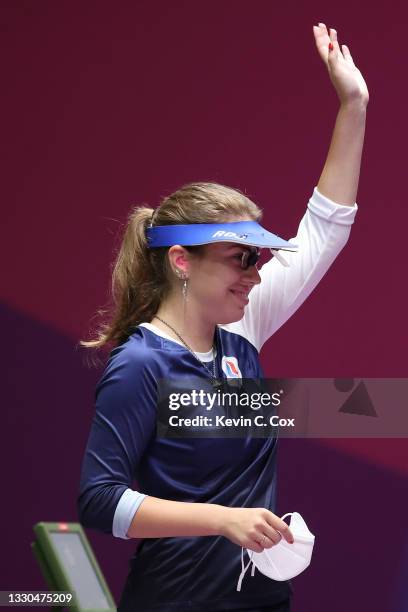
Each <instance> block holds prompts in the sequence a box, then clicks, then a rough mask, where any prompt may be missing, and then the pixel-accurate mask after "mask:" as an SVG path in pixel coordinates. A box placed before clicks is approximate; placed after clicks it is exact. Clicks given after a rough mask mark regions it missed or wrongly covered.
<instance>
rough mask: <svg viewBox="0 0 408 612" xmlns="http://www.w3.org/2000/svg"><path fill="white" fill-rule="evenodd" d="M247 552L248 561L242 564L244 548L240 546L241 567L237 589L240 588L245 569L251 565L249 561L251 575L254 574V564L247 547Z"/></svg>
mask: <svg viewBox="0 0 408 612" xmlns="http://www.w3.org/2000/svg"><path fill="white" fill-rule="evenodd" d="M247 553H248V556H249V561H248V563H247V565H246V566H244V549H243V548H241V567H242V569H241V573H240V575H239V578H238V584H237V591H240V590H241V585H242V581H243V579H244V576H245V574H246V571H247V569H248V567H249V566H250V565H251V562H252V576H253V575H254V572H255V564H254V562H253V561H252V555H251V553H250V552H249V550H248V549H247Z"/></svg>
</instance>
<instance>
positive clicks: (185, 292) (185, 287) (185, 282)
mask: <svg viewBox="0 0 408 612" xmlns="http://www.w3.org/2000/svg"><path fill="white" fill-rule="evenodd" d="M182 292H183V302H186V301H187V278H186V277H184V283H183V289H182Z"/></svg>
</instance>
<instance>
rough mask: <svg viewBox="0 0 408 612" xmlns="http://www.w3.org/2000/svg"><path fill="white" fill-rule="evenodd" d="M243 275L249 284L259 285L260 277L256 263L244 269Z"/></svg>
mask: <svg viewBox="0 0 408 612" xmlns="http://www.w3.org/2000/svg"><path fill="white" fill-rule="evenodd" d="M244 275H245V279H247V280H248V281H249V282H250V283H251V285H259V283H260V282H261V277H260V275H259V271H258V268H257V267H256V264H255V265H254V266H249V268H248V269H247V270H245V272H244Z"/></svg>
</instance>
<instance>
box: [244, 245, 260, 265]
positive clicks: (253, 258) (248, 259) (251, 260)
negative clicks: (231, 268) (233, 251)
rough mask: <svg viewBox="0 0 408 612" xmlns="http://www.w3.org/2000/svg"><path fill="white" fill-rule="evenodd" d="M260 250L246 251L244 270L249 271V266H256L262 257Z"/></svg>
mask: <svg viewBox="0 0 408 612" xmlns="http://www.w3.org/2000/svg"><path fill="white" fill-rule="evenodd" d="M260 254H261V252H260V250H259V249H254V250H252V251H245V253H243V254H242V268H243V269H244V270H247V269H248V268H249V266H254V265H255V264H256V262H257V261H258V259H259V257H260Z"/></svg>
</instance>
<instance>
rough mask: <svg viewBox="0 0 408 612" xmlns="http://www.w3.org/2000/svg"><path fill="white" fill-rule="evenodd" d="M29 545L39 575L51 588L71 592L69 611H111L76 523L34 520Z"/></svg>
mask: <svg viewBox="0 0 408 612" xmlns="http://www.w3.org/2000/svg"><path fill="white" fill-rule="evenodd" d="M34 532H35V535H36V538H35V541H34V542H33V543H32V544H31V547H32V550H33V553H34V556H35V557H36V559H37V561H38V563H39V565H40V568H41V571H42V573H43V576H44V578H45V580H46V582H47V584H48V586H49V588H50V589H51V590H53V591H64V592H68V593H72V594H73V601H71V602H70V603H69V604H68V603H65V605H62V606H61V605H58V606H54V610H62V609H63V608H64V607H66V606H68V605H69V609H70V610H72V612H114V611H116V605H115V602H114V600H113V597H112V595H111V593H110V591H109V588H108V585H107V584H106V581H105V579H104V577H103V575H102V572H101V570H100V567H99V565H98V562H97V560H96V558H95V555H94V554H93V552H92V548H91V546H90V544H89V541H88V539H87V537H86V535H85V533H84V531H83V529H82V527H81V525H80V524H79V523H37V524H36V525H35V526H34Z"/></svg>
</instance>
